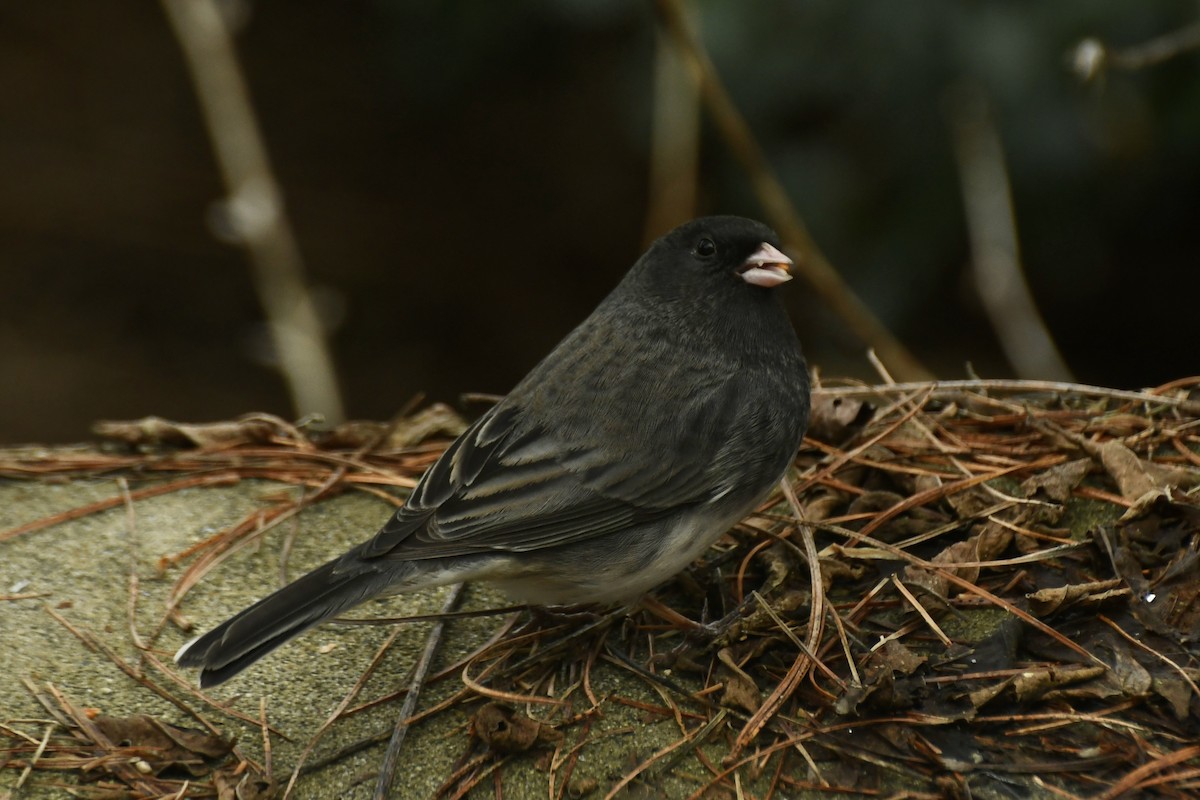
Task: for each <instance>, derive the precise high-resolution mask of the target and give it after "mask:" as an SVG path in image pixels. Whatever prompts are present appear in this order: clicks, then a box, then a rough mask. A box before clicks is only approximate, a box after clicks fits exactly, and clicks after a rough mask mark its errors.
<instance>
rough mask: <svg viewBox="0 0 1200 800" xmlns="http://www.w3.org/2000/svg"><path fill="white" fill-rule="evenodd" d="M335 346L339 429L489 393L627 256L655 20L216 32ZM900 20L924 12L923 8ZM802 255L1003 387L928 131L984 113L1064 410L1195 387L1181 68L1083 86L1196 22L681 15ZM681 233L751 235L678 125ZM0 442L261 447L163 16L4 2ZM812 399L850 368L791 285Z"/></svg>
mask: <svg viewBox="0 0 1200 800" xmlns="http://www.w3.org/2000/svg"><path fill="white" fill-rule="evenodd" d="M226 5H227V7H228V8H230V9H232V10H233V11H234V13H235V15H236V16H237V17H238V19H240V23H239V27H238V29H237V45H238V51H239V54H240V56H241V59H242V66H243V67H244V70H245V75H246V79H247V81H248V83H249V86H250V90H251V93H252V96H253V100H254V104H255V109H256V111H257V113H258V115H259V119H260V122H261V125H262V128H263V132H264V135H265V138H266V142H267V145H268V147H269V150H270V155H271V158H272V161H273V164H274V167H275V170H276V173H277V176H278V178H279V181H280V183H281V186H282V190H283V193H284V198H285V201H286V206H287V210H288V213H289V215H290V218H291V221H292V224H293V227H294V229H295V231H296V233H297V236H298V238H299V243H300V247H301V250H302V253H303V256H304V259H305V265H306V268H307V274H308V276H309V280H310V281H311V283H312V284H313V285H314V286H315V287H316V289H317V297H318V300H319V302H320V306H321V308H322V311H323V314H324V315H325V318H326V320H327V322H328V324H329V326H331V342H332V347H333V351H334V355H335V357H336V360H337V366H338V372H339V376H340V379H341V383H342V391H343V394H344V399H345V403H346V410H347V413H348V414H349V415H350V416H352V417H361V418H387V417H389V416H391V415H392V414H393V413H395V412H396V411H397V409H398V408H399V407H400V406H402V405H403V404H404V403H405V402H406V401H407V400H408V399H409V398H411V397H412V396H413V395H414V394H415V393H417V392H425V393H427V396H428V397H430V398H431V399H439V400H447V401H451V402H454V401H455V399H456V398H457V397H458V395H459V393H461V392H466V391H480V392H496V393H502V392H504V391H506V390H507V389H508V388H509V387H510V386H511V385H512V384H513V383H514V382H515V381H516V380H517V379H518V378H520V376H521V375H522V374H524V372H525V371H526V370H528V368H529V367H531V366H532V365H533V363H535V362H536V360H537V359H538V358H540V356H541V355H543V354H544V353H545V352H546V351H547V350H548V349H549V348H550V347H551V346H553V344H554V343H555V342H556V341H557V340H558V339H559V338H560V337H561V336H562V335H563V334H564V333H566V332H567V330H569V329H570V328H571V327H572V326H573V325H574V324H575V323H576V322H578V321H579V320H580V319H582V317H583V316H584V315H586V313H587V312H588V311H589V310H590V308H591V307H592V306H593V305H594V304H595V303H596V302H597V301H598V300H599V299H600V298H601V297H602V296H603V295H604V294H605V293H606V292H607V291H608V290H609V289H610V288H612V286H613V285H615V283H616V281H617V280H618V278H619V277H620V276H621V275H622V274H623V273H624V271H625V270H626V269H627V268H628V266H629V264H630V263H632V261H633V259H634V258H635V257H636V256H637V255H638V253H639V252H640V251H641V249H642V247H643V244H644V237H645V235H646V227H647V221H646V220H647V195H648V188H647V187H648V177H647V176H648V173H649V164H650V158H651V156H650V131H651V119H652V108H653V105H654V93H653V70H654V61H655V51H656V34H655V31H656V27H655V25H656V23H655V15H654V13H653V8H652V6H651V5H650V3H649V2H647V0H509V2H503V3H501V2H495V0H462V2H415V1H414V2H401V1H400V0H387V1H385V0H348V1H346V2H338V3H330V2H317V1H316V0H260V1H259V2H241V3H227V4H226ZM918 6H919V7H918ZM693 8H694V11H695V16H696V20H697V22H698V23H699V25H700V27H701V28H702V30H703V38H704V41H705V43H706V45H707V47H708V48H709V50H710V52H711V55H712V57H713V59H714V61H715V63H716V66H717V68H718V70H719V71H720V72H721V74H722V76H723V77H724V79H725V81H726V83H727V85H728V87H729V90H730V92H731V94H732V96H733V97H734V99H735V100H736V102H737V103H738V104H739V106H740V107H741V109H742V111H743V113H744V114H745V116H746V118H747V120H748V122H749V124H750V126H751V128H752V129H753V130H754V132H755V134H756V135H757V136H758V137H759V138H760V140H761V142H762V144H763V146H764V148H765V150H766V153H767V156H768V158H769V160H770V162H771V164H772V166H773V168H774V169H775V170H777V171H778V174H779V177H780V178H781V180H782V182H783V184H784V186H785V187H786V189H787V191H788V193H789V194H790V196H791V198H792V200H793V201H794V202H795V204H796V206H797V207H798V209H799V211H800V213H801V214H802V215H803V216H804V218H805V220H806V222H807V224H808V226H809V228H810V230H811V232H812V234H813V236H814V238H815V239H816V241H817V242H818V243H819V244H820V246H821V247H822V249H823V250H824V252H825V253H826V254H827V255H828V256H829V258H830V259H831V261H832V262H833V263H834V264H835V265H836V266H837V267H838V269H839V270H840V271H841V272H842V274H843V275H844V276H845V278H846V280H847V281H848V282H849V284H850V285H851V286H852V287H853V288H854V289H855V291H857V292H858V293H859V295H860V296H861V297H862V298H863V300H864V301H865V302H866V303H867V304H868V305H869V306H870V307H871V308H872V309H873V310H874V311H875V312H876V313H877V314H878V315H879V316H880V317H881V318H882V320H883V321H884V323H885V324H886V325H887V326H888V328H889V329H891V330H892V331H893V332H894V333H895V334H896V335H897V336H898V337H899V338H900V339H901V340H903V341H904V342H905V343H906V344H907V345H908V346H909V347H910V348H911V349H912V350H913V351H914V352H915V353H916V354H917V356H918V357H919V358H920V359H921V360H923V361H924V362H925V363H926V364H927V365H928V366H929V367H931V368H932V369H933V370H934V371H935V372H936V373H937V374H938V375H939V377H944V378H956V377H963V376H964V374H965V364H966V363H967V362H971V363H972V364H973V365H974V368H975V370H976V371H977V372H978V373H980V374H981V375H984V376H988V377H1004V376H1007V375H1011V374H1012V368H1011V367H1010V366H1009V365H1008V364H1007V363H1006V361H1005V359H1004V358H1003V356H1002V355H1001V353H1000V350H999V348H998V346H997V343H996V337H995V335H994V333H993V331H992V329H991V327H990V326H989V324H988V323H987V321H986V318H985V316H984V314H983V313H982V311H981V308H980V304H979V301H978V300H977V298H976V295H975V292H974V289H973V288H972V284H971V282H970V280H969V279H968V278H967V264H968V261H969V258H970V252H969V246H968V237H967V234H966V232H965V226H964V214H963V211H962V208H963V204H962V197H961V189H960V184H959V178H958V171H957V167H956V163H955V159H954V150H953V146H952V137H951V129H950V125H949V123H948V121H947V114H946V103H947V100H946V98H947V96H948V93H950V92H952V90H953V88H954V87H956V86H960V85H962V84H963V83H964V81H966V82H969V85H971V86H974V87H976V88H977V89H978V90H979V91H981V92H982V93H984V94H985V95H986V97H987V98H989V100H990V102H991V105H992V110H993V114H994V117H995V120H996V128H997V130H998V132H999V134H1000V136H1001V138H1002V140H1003V143H1004V147H1005V153H1006V156H1007V166H1008V169H1009V177H1010V180H1011V183H1012V191H1013V197H1014V205H1015V211H1016V219H1017V224H1018V226H1019V232H1020V242H1021V247H1022V255H1023V262H1024V267H1025V270H1026V273H1027V275H1028V278H1029V282H1030V286H1031V289H1032V291H1033V294H1034V296H1035V298H1036V300H1037V303H1038V306H1039V308H1040V309H1041V312H1042V315H1043V316H1044V318H1045V320H1046V321H1047V324H1048V327H1049V329H1050V331H1051V332H1052V334H1053V335H1054V337H1055V338H1056V339H1057V341H1058V344H1059V346H1060V348H1061V350H1062V352H1063V355H1064V357H1065V360H1066V362H1067V363H1068V364H1069V365H1070V367H1071V368H1072V370H1073V371H1074V373H1075V376H1076V378H1078V379H1079V380H1080V381H1084V382H1089V383H1099V384H1105V385H1110V386H1114V387H1122V388H1126V387H1127V388H1136V387H1141V386H1150V385H1155V384H1158V383H1162V382H1165V381H1168V380H1170V379H1174V378H1178V377H1183V376H1185V375H1188V374H1192V373H1195V372H1196V370H1197V367H1198V358H1197V354H1196V353H1197V347H1196V336H1195V330H1196V326H1195V322H1194V318H1195V314H1196V307H1197V298H1198V297H1200V269H1198V267H1200V257H1198V256H1197V251H1198V247H1197V243H1196V242H1197V235H1196V232H1197V228H1198V227H1200V55H1197V54H1196V53H1195V52H1194V51H1193V52H1191V53H1188V54H1183V55H1181V56H1179V57H1177V58H1174V59H1171V60H1168V61H1166V62H1164V63H1162V64H1159V65H1157V66H1153V67H1148V68H1146V69H1142V70H1137V71H1115V70H1114V71H1112V72H1110V73H1108V74H1107V75H1105V76H1103V78H1102V79H1101V80H1099V81H1095V82H1093V83H1090V84H1084V83H1083V82H1082V81H1081V80H1080V79H1079V77H1078V76H1077V75H1075V74H1074V73H1073V72H1072V71H1071V70H1070V68H1069V63H1068V61H1069V59H1068V54H1069V52H1070V51H1071V50H1072V49H1073V48H1074V47H1075V46H1076V45H1077V44H1078V42H1079V41H1080V40H1081V39H1083V38H1085V37H1093V36H1094V37H1098V38H1099V39H1100V40H1102V41H1104V42H1106V43H1108V44H1110V45H1112V46H1113V47H1124V46H1132V45H1137V44H1140V43H1142V42H1144V41H1146V40H1149V39H1152V38H1154V37H1157V36H1160V35H1163V34H1165V33H1168V32H1170V31H1172V30H1176V29H1179V28H1182V27H1185V26H1188V25H1192V24H1195V22H1196V19H1197V14H1198V7H1197V3H1196V2H1194V0H1142V2H1136V3H1131V2H1128V1H1127V0H1056V2H1053V3H1046V2H1044V0H1006V1H1005V2H1000V1H999V0H996V1H995V2H961V0H959V1H958V2H949V1H944V2H936V1H935V2H927V3H921V4H918V5H914V4H911V3H895V2H882V1H877V2H862V3H846V2H844V0H755V2H753V3H748V2H738V3H731V2H717V0H707V2H698V3H694V4H693ZM700 131H701V138H700V156H699V165H700V169H699V172H698V175H699V194H698V199H697V208H696V211H697V213H712V212H721V213H738V214H744V215H747V216H757V217H762V216H763V215H762V210H761V209H760V208H759V206H758V204H757V202H756V200H755V197H754V194H753V193H752V191H751V189H750V183H749V181H748V179H747V177H746V174H745V173H744V172H743V171H742V170H741V168H740V167H739V166H738V165H737V163H736V162H735V161H734V160H733V159H732V158H731V157H730V156H729V155H728V153H727V151H726V148H725V146H724V145H723V143H722V142H721V140H720V139H719V138H718V137H717V136H716V135H715V134H714V131H713V129H712V128H711V127H710V126H709V125H708V124H707V123H705V124H704V125H703V126H702V127H701V129H700ZM0 177H2V179H0V386H2V387H3V389H2V390H0V442H21V441H45V442H62V441H72V440H79V439H83V438H86V437H87V435H88V428H89V425H90V423H91V422H92V421H93V420H96V419H101V418H133V417H139V416H142V415H148V414H159V415H163V416H167V417H171V418H176V419H185V420H209V419H220V418H228V417H232V416H235V415H237V414H240V413H243V412H246V411H251V410H263V411H270V412H274V413H278V414H281V415H283V416H287V417H293V416H295V414H294V412H293V410H292V409H290V408H289V401H288V394H287V391H286V388H285V386H284V384H283V382H282V380H281V379H280V377H279V374H278V373H277V372H276V371H275V370H274V369H273V367H272V366H271V351H272V349H271V346H270V341H269V337H268V336H267V335H266V332H265V331H266V329H265V327H264V323H263V322H262V319H263V314H262V310H261V307H260V305H259V302H258V299H257V297H256V295H255V293H254V289H253V282H252V279H251V277H250V272H249V269H248V262H247V258H246V255H245V252H244V251H243V250H242V249H240V248H238V247H237V246H233V245H229V244H225V243H222V242H221V241H219V240H218V239H217V237H216V236H215V235H214V231H213V230H212V227H211V225H210V220H211V219H212V208H213V204H214V202H215V201H217V200H219V199H220V198H221V197H222V196H223V194H224V189H223V186H222V184H221V182H220V178H219V173H218V171H217V169H216V166H215V163H214V159H213V155H212V149H211V147H210V144H209V141H208V139H207V136H206V132H205V128H204V125H203V121H202V118H201V115H200V111H199V107H198V104H197V101H196V97H195V93H194V90H193V87H192V85H191V83H190V81H189V78H188V74H187V72H186V70H185V68H184V62H183V60H182V57H181V54H180V49H179V46H178V43H177V41H176V40H175V39H174V37H173V35H172V33H171V30H170V28H169V26H168V25H167V23H166V20H165V17H164V15H163V12H162V10H161V8H160V7H159V6H158V5H157V4H156V3H152V2H145V0H136V1H134V0H107V1H106V2H103V3H99V2H95V1H94V0H39V2H26V3H16V2H8V3H4V4H3V5H0ZM788 303H789V305H790V307H791V310H792V312H793V317H794V318H795V320H796V322H797V327H798V328H799V329H800V333H801V338H802V340H803V341H804V342H805V347H806V350H807V352H808V353H809V356H810V361H812V362H813V363H815V364H816V365H818V366H819V367H820V368H821V371H822V373H823V374H824V375H826V376H832V375H855V376H860V377H870V376H872V375H873V372H872V370H871V369H870V367H869V365H868V364H867V362H866V360H865V358H864V357H863V346H862V344H861V343H860V342H858V341H857V340H856V339H855V338H854V337H852V336H851V335H850V334H849V333H847V332H846V330H845V329H844V328H843V327H842V326H841V324H840V323H839V322H838V321H837V320H835V319H833V318H832V317H831V316H830V315H829V314H828V313H827V312H825V311H823V310H822V308H821V307H820V305H819V304H817V303H815V302H813V301H812V300H811V297H810V293H809V292H807V290H806V288H805V287H803V286H801V285H798V283H797V284H793V286H792V288H791V291H790V292H788Z"/></svg>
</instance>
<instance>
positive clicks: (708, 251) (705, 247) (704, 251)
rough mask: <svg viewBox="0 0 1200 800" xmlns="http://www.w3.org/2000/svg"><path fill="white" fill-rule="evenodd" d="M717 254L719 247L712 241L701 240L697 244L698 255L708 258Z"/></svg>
mask: <svg viewBox="0 0 1200 800" xmlns="http://www.w3.org/2000/svg"><path fill="white" fill-rule="evenodd" d="M715 252H717V246H716V245H715V244H713V240H712V239H701V240H700V241H698V242H696V255H698V256H703V257H705V258H707V257H708V256H711V255H712V254H713V253H715Z"/></svg>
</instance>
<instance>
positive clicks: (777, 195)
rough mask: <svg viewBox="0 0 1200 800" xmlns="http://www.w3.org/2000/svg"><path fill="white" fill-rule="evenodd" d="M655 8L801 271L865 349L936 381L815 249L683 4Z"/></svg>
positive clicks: (909, 373) (901, 372)
mask: <svg viewBox="0 0 1200 800" xmlns="http://www.w3.org/2000/svg"><path fill="white" fill-rule="evenodd" d="M655 7H656V8H657V9H658V12H659V16H660V17H661V19H662V21H663V24H664V25H665V26H666V29H667V31H668V32H669V33H670V34H671V36H672V37H673V38H674V39H675V41H676V42H678V44H679V47H680V49H681V50H682V51H683V52H684V53H685V54H686V55H687V57H688V59H689V60H690V62H691V64H692V75H693V76H694V77H695V79H696V81H697V82H698V83H699V85H700V96H701V98H702V99H703V100H704V104H705V106H706V107H707V109H708V112H709V114H710V115H711V116H712V119H713V122H714V123H715V124H716V126H717V129H718V130H719V131H720V133H721V136H722V138H724V140H725V143H726V145H727V146H728V147H729V149H730V151H732V153H733V155H734V157H735V158H737V160H738V161H739V162H740V163H741V165H742V168H743V169H745V170H746V173H747V174H748V175H749V176H750V180H751V183H752V185H753V187H754V191H755V194H757V195H758V201H759V203H761V204H762V207H763V212H764V213H765V214H766V216H767V219H768V220H769V221H770V222H771V224H772V225H773V226H774V227H775V228H776V229H777V230H778V231H779V233H780V235H781V236H782V237H783V240H784V243H785V244H786V245H787V246H788V247H789V248H790V249H791V250H792V251H793V252H794V253H795V254H798V255H799V256H800V258H799V259H798V263H797V265H796V268H797V270H798V271H799V272H800V273H801V274H802V275H803V276H804V277H805V279H806V280H807V281H808V282H809V283H810V284H811V285H812V287H813V289H815V290H816V292H817V294H819V295H820V296H821V298H822V299H823V300H824V301H825V302H826V303H827V304H828V306H829V308H830V309H831V310H832V311H833V312H834V313H836V314H837V315H838V316H840V317H841V318H842V319H843V320H844V321H845V322H846V324H847V325H848V326H849V327H850V329H851V330H852V331H854V333H855V335H857V336H858V337H859V338H860V339H861V340H862V341H863V342H864V343H866V344H867V345H869V346H871V347H873V348H875V350H877V351H878V353H879V356H880V358H882V359H883V361H884V362H885V363H886V364H888V365H889V367H890V369H891V370H892V371H893V372H894V373H895V374H896V375H898V376H900V378H901V379H903V380H922V379H927V378H930V377H932V375H931V373H930V372H929V370H928V369H926V368H925V367H924V366H923V365H922V364H921V362H920V361H918V360H917V358H916V357H915V356H914V355H913V354H912V353H910V352H909V351H908V348H906V347H905V346H904V345H903V344H901V342H900V341H899V340H898V339H896V337H895V336H893V335H892V334H891V332H890V331H888V329H887V328H885V327H884V325H883V323H881V322H880V321H879V320H878V319H877V318H876V317H875V315H874V313H872V312H871V310H870V309H869V308H867V307H866V305H864V304H863V302H862V301H861V300H860V299H859V298H858V297H857V296H856V295H855V294H854V292H853V291H851V290H850V287H849V286H847V285H846V283H845V281H843V280H842V278H841V276H840V275H838V273H837V270H835V269H834V268H833V265H832V264H830V263H829V260H828V259H826V258H825V256H824V254H823V253H821V250H820V248H818V247H817V243H816V242H815V241H814V240H813V238H812V236H811V235H810V234H809V232H808V229H807V228H806V227H805V225H804V222H803V221H802V220H801V219H800V215H799V213H798V212H797V211H796V208H795V206H793V205H792V201H791V200H790V199H789V198H788V196H787V192H785V191H784V189H783V186H782V185H780V183H779V180H778V179H777V178H776V177H775V175H774V173H773V172H772V171H771V167H770V164H768V162H767V157H766V155H765V154H764V153H763V151H762V148H761V147H760V146H759V144H758V141H757V140H756V139H755V138H754V134H753V133H752V132H751V131H750V126H749V125H747V124H746V120H745V118H744V117H742V114H741V112H740V111H738V108H737V106H736V105H735V104H734V102H733V99H732V98H731V97H730V96H729V93H728V92H727V91H726V89H725V85H724V84H723V83H722V82H721V79H720V77H719V76H718V75H717V70H716V67H714V66H713V63H712V60H711V59H710V58H709V57H708V52H707V51H706V50H705V48H704V45H703V43H701V41H700V39H699V37H697V36H696V34H695V32H693V30H692V29H691V27H690V26H689V25H688V21H687V13H686V11H685V8H684V3H683V0H655Z"/></svg>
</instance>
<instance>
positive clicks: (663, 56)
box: [644, 30, 700, 244]
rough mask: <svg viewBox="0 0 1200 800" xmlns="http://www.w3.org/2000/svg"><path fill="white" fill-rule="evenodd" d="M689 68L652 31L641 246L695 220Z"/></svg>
mask: <svg viewBox="0 0 1200 800" xmlns="http://www.w3.org/2000/svg"><path fill="white" fill-rule="evenodd" d="M690 66H691V62H690V61H688V60H687V59H686V58H685V57H684V54H683V53H682V52H681V51H680V49H679V44H678V42H676V41H675V39H674V38H673V37H671V36H668V35H667V34H666V33H664V32H663V31H661V30H660V31H658V32H657V34H656V44H655V50H654V105H653V108H652V111H651V113H652V114H653V119H652V120H651V127H650V137H651V139H650V176H649V183H650V186H649V188H650V197H649V201H648V204H647V209H646V232H645V235H644V238H645V241H646V243H647V244H649V243H650V242H651V241H653V240H654V239H657V238H658V237H659V236H661V235H662V233H663V231H667V230H670V229H671V228H674V227H675V226H676V225H679V224H680V223H682V222H686V221H687V220H689V219H691V218H692V217H694V216H695V215H696V182H697V172H698V166H699V158H700V93H699V91H698V90H697V81H696V80H695V78H694V77H693V76H692V75H689V74H688V71H687V70H688V68H689V67H690Z"/></svg>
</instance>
